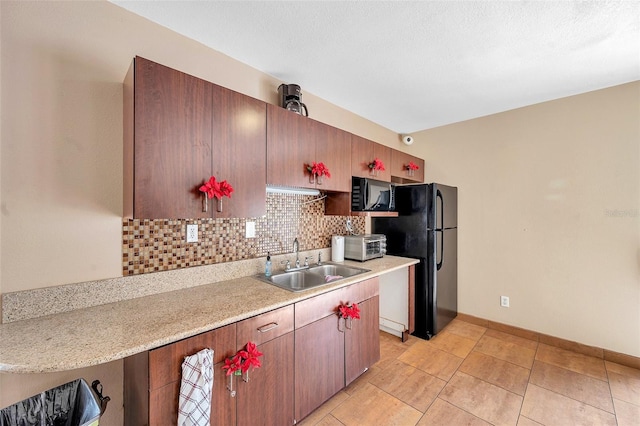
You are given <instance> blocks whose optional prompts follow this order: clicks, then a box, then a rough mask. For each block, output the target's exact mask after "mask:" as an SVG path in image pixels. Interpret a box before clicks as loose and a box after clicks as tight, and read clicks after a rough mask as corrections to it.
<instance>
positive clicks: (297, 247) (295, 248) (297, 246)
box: [281, 238, 309, 272]
mask: <svg viewBox="0 0 640 426" xmlns="http://www.w3.org/2000/svg"><path fill="white" fill-rule="evenodd" d="M293 252H294V253H295V254H296V265H295V267H293V268H291V267H290V263H289V261H288V260H286V261H282V262H281V263H286V264H287V266H286V267H285V269H284V270H285V272H294V271H300V270H302V269H309V257H308V256H307V257H305V258H304V265H302V266H300V253H299V252H300V244H299V243H298V239H297V238H296V239H295V240H293Z"/></svg>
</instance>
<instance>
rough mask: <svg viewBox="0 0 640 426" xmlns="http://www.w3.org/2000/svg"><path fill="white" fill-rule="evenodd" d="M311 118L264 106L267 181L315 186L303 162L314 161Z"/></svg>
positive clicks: (274, 183)
mask: <svg viewBox="0 0 640 426" xmlns="http://www.w3.org/2000/svg"><path fill="white" fill-rule="evenodd" d="M312 123H313V120H310V119H309V118H307V117H303V116H301V115H299V114H296V113H293V112H291V111H287V110H285V109H284V108H280V107H278V106H275V105H267V165H268V167H267V183H269V184H272V185H285V186H296V187H301V188H314V187H315V185H314V184H313V183H310V182H309V174H308V173H307V171H306V169H305V164H311V163H312V162H314V161H316V160H315V158H316V155H315V152H316V147H315V141H314V138H313V134H312V133H311V126H312Z"/></svg>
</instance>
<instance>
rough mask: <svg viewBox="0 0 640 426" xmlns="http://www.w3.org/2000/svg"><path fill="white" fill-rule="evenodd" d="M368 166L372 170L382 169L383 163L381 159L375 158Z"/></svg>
mask: <svg viewBox="0 0 640 426" xmlns="http://www.w3.org/2000/svg"><path fill="white" fill-rule="evenodd" d="M369 168H370V169H373V170H380V171H384V163H383V162H382V160H381V159H379V158H375V159H374V160H373V161H372V162H371V163H369Z"/></svg>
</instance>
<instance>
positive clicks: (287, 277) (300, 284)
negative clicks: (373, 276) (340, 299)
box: [258, 262, 371, 292]
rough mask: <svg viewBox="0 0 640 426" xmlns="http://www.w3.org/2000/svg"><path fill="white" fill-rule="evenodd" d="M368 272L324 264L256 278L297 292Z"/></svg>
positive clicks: (353, 267) (361, 269)
mask: <svg viewBox="0 0 640 426" xmlns="http://www.w3.org/2000/svg"><path fill="white" fill-rule="evenodd" d="M370 271H371V270H370V269H364V268H358V267H355V266H346V265H340V264H337V263H331V262H326V263H323V264H322V265H316V266H310V267H309V269H303V270H296V271H290V272H286V271H285V272H281V273H278V274H274V275H272V276H270V277H266V276H265V275H264V274H260V275H258V278H259V279H261V280H262V281H265V282H267V283H269V284H272V285H275V286H277V287H280V288H284V289H285V290H289V291H294V292H297V291H304V290H309V289H311V288H314V287H319V286H322V285H327V284H333V283H336V282H338V281H340V280H342V279H345V278H350V277H353V276H355V275H360V274H364V273H365V272H370Z"/></svg>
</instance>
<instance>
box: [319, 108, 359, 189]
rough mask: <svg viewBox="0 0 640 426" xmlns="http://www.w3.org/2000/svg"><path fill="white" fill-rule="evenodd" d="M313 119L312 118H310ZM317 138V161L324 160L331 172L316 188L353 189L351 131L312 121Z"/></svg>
mask: <svg viewBox="0 0 640 426" xmlns="http://www.w3.org/2000/svg"><path fill="white" fill-rule="evenodd" d="M310 121H311V120H310ZM312 123H313V129H314V132H313V134H314V135H315V138H316V161H318V162H323V163H324V164H325V165H326V166H327V168H328V169H329V172H330V173H331V177H330V178H326V176H325V177H324V178H323V179H322V181H321V182H317V185H316V188H318V189H320V190H325V191H340V192H349V191H351V133H348V132H345V131H344V130H340V129H337V128H335V127H331V126H329V125H327V124H324V123H320V122H319V121H312Z"/></svg>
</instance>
